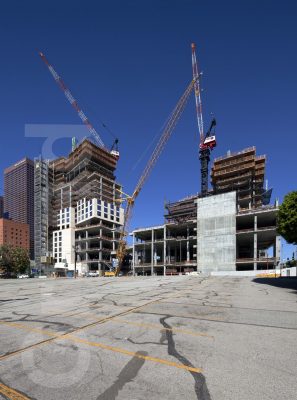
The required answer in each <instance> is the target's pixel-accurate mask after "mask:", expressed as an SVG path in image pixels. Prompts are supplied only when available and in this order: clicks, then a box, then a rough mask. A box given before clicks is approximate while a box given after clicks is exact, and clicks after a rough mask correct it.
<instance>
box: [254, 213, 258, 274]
mask: <svg viewBox="0 0 297 400" xmlns="http://www.w3.org/2000/svg"><path fill="white" fill-rule="evenodd" d="M257 229H258V219H257V216H256V215H255V216H254V270H256V269H257V262H256V261H255V259H256V258H258V236H257Z"/></svg>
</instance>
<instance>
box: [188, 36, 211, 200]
mask: <svg viewBox="0 0 297 400" xmlns="http://www.w3.org/2000/svg"><path fill="white" fill-rule="evenodd" d="M191 48H192V69H193V79H194V93H195V102H196V115H197V123H198V130H199V136H200V143H199V160H200V163H201V195H202V197H204V196H206V195H207V193H208V164H209V161H210V152H211V150H213V148H214V147H215V146H216V144H217V143H216V136H215V131H214V129H215V126H216V120H215V118H213V119H212V121H211V125H210V128H209V130H208V131H207V133H206V134H204V124H203V115H202V101H201V90H200V78H201V75H202V73H201V72H199V69H198V63H197V59H196V45H195V43H192V45H191Z"/></svg>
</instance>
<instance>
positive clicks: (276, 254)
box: [273, 235, 281, 263]
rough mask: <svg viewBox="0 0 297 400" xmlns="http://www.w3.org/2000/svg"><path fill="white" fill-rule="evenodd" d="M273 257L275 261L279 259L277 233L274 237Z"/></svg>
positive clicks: (279, 247) (279, 248)
mask: <svg viewBox="0 0 297 400" xmlns="http://www.w3.org/2000/svg"><path fill="white" fill-rule="evenodd" d="M273 257H275V262H276V263H277V262H278V261H280V257H281V237H280V236H279V235H276V237H275V243H274V246H273Z"/></svg>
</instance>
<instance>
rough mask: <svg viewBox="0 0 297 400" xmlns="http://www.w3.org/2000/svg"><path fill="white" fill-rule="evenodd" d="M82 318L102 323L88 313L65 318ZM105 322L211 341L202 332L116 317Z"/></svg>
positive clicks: (209, 336)
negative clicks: (176, 333)
mask: <svg viewBox="0 0 297 400" xmlns="http://www.w3.org/2000/svg"><path fill="white" fill-rule="evenodd" d="M70 316H71V317H74V316H77V317H82V316H83V317H84V318H85V319H90V320H95V321H99V322H100V321H102V320H103V318H97V315H96V314H93V313H89V312H85V313H84V312H81V313H77V314H71V315H67V317H70ZM106 322H116V323H123V324H127V325H132V326H139V327H141V328H148V329H158V330H164V331H170V332H178V333H182V334H185V335H190V336H204V337H208V338H211V339H213V336H211V335H208V334H207V333H204V332H193V331H189V330H186V329H182V328H165V327H162V326H160V325H158V324H153V323H146V322H133V321H127V320H123V319H118V318H116V317H114V318H112V319H109V320H108V321H106Z"/></svg>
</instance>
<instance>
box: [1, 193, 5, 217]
mask: <svg viewBox="0 0 297 400" xmlns="http://www.w3.org/2000/svg"><path fill="white" fill-rule="evenodd" d="M3 211H4V199H3V196H0V218H3Z"/></svg>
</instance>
